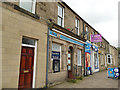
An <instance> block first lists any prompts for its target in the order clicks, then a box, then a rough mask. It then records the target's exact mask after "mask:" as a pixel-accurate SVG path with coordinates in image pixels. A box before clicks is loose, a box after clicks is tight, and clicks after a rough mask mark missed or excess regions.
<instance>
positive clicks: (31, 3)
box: [20, 0, 36, 14]
mask: <svg viewBox="0 0 120 90" xmlns="http://www.w3.org/2000/svg"><path fill="white" fill-rule="evenodd" d="M35 5H36V0H20V7H21V8H24V9H25V10H27V11H29V12H31V13H34V14H35Z"/></svg>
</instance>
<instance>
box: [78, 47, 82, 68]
mask: <svg viewBox="0 0 120 90" xmlns="http://www.w3.org/2000/svg"><path fill="white" fill-rule="evenodd" d="M79 51H80V53H78V52H79ZM81 52H82V50H80V49H78V50H77V65H78V66H82V59H81ZM78 54H80V56H79V57H80V58H79V59H78ZM78 60H79V62H80V63H78Z"/></svg>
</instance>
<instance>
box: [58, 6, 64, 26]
mask: <svg viewBox="0 0 120 90" xmlns="http://www.w3.org/2000/svg"><path fill="white" fill-rule="evenodd" d="M59 8H61V9H62V17H61V16H60V15H59ZM58 18H60V19H61V25H60V24H59V23H58ZM57 24H58V25H59V26H62V27H64V7H63V6H61V5H60V4H59V5H58V16H57Z"/></svg>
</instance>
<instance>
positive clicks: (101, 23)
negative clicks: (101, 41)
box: [64, 0, 120, 47]
mask: <svg viewBox="0 0 120 90" xmlns="http://www.w3.org/2000/svg"><path fill="white" fill-rule="evenodd" d="M64 1H65V2H66V3H67V4H68V5H69V6H70V7H71V8H72V9H73V10H74V11H75V12H76V13H77V14H79V15H80V16H81V17H82V18H83V19H84V20H85V21H86V22H88V23H89V24H90V25H91V26H92V27H93V28H94V29H95V30H97V31H98V32H99V33H100V34H102V36H103V37H104V38H105V39H106V40H107V41H108V42H109V43H110V44H111V45H113V46H115V47H118V2H119V1H120V0H64Z"/></svg>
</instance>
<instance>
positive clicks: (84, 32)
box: [83, 21, 86, 76]
mask: <svg viewBox="0 0 120 90" xmlns="http://www.w3.org/2000/svg"><path fill="white" fill-rule="evenodd" d="M83 38H85V30H84V21H83ZM84 76H86V62H85V44H84Z"/></svg>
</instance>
